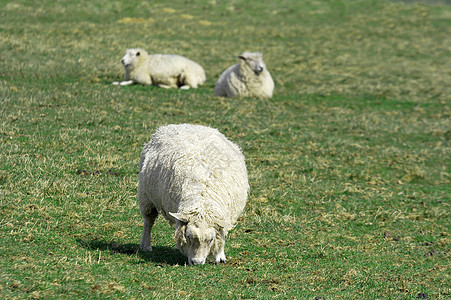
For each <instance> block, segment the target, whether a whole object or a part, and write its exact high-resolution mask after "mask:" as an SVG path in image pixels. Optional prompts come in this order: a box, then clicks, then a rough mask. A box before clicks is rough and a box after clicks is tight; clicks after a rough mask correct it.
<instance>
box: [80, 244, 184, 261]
mask: <svg viewBox="0 0 451 300" xmlns="http://www.w3.org/2000/svg"><path fill="white" fill-rule="evenodd" d="M77 243H78V244H79V245H81V246H82V247H83V248H86V249H89V250H100V251H106V252H110V253H111V254H122V255H128V256H133V255H137V256H139V257H140V258H142V259H143V260H144V261H151V262H153V263H155V264H157V265H160V266H164V265H171V266H175V265H185V264H187V259H186V258H185V257H184V256H183V255H182V254H181V253H180V252H179V251H178V250H177V249H175V248H170V247H165V246H153V247H152V251H151V252H148V251H141V250H140V249H139V245H137V244H123V243H119V242H115V241H110V242H107V241H103V240H100V239H77Z"/></svg>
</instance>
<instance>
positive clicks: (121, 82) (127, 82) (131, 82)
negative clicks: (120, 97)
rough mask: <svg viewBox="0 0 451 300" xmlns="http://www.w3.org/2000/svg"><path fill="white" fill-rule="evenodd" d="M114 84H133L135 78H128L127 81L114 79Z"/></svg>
mask: <svg viewBox="0 0 451 300" xmlns="http://www.w3.org/2000/svg"><path fill="white" fill-rule="evenodd" d="M112 84H113V85H120V86H124V85H130V84H133V80H127V81H114V82H113V83H112Z"/></svg>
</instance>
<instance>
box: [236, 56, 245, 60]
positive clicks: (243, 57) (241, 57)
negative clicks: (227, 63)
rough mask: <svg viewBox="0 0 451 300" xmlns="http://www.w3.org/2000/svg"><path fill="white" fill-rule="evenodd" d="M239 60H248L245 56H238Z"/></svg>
mask: <svg viewBox="0 0 451 300" xmlns="http://www.w3.org/2000/svg"><path fill="white" fill-rule="evenodd" d="M238 58H239V59H242V60H246V57H245V56H243V55H240V56H238Z"/></svg>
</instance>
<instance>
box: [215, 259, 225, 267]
mask: <svg viewBox="0 0 451 300" xmlns="http://www.w3.org/2000/svg"><path fill="white" fill-rule="evenodd" d="M226 262H227V259H226V258H225V257H224V258H220V259H216V260H215V265H219V263H224V264H225V263H226Z"/></svg>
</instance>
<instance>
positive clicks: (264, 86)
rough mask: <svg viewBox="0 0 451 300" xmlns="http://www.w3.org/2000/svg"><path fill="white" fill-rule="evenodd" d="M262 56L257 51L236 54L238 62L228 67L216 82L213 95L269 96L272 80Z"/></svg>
mask: <svg viewBox="0 0 451 300" xmlns="http://www.w3.org/2000/svg"><path fill="white" fill-rule="evenodd" d="M262 56H263V55H262V54H261V53H258V52H244V53H243V54H241V55H240V56H238V58H239V59H240V60H241V61H240V63H238V64H236V65H233V66H230V67H228V68H227V69H226V70H225V71H224V72H223V73H222V74H221V76H220V77H219V79H218V81H217V82H216V86H215V96H220V97H234V96H241V97H259V98H271V97H272V93H273V90H274V81H273V80H272V77H271V74H269V72H268V70H267V69H266V66H265V63H264V62H263V58H262Z"/></svg>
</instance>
